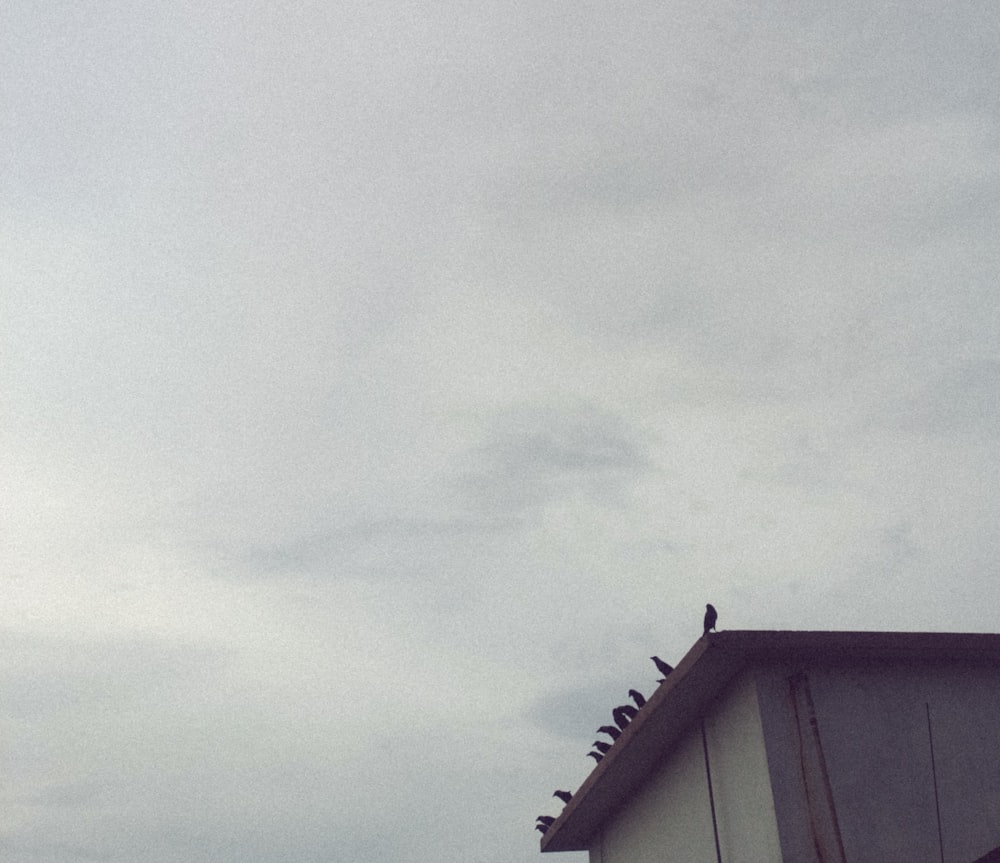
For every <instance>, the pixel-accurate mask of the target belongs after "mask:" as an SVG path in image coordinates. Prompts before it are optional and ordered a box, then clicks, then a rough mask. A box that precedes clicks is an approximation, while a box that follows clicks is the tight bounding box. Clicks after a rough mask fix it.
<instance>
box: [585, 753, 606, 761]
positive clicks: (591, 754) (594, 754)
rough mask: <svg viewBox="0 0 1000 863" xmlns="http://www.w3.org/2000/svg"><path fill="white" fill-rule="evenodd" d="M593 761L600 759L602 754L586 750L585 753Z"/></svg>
mask: <svg viewBox="0 0 1000 863" xmlns="http://www.w3.org/2000/svg"><path fill="white" fill-rule="evenodd" d="M587 754H588V755H589V756H590V757H591V758H593V759H594V761H600V760H601V759H602V758H603V757H604V756H603V755H601V753H600V752H588V753H587Z"/></svg>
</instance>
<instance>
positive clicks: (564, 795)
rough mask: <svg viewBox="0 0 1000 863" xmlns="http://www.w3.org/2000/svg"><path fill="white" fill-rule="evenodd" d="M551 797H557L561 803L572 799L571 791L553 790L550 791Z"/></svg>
mask: <svg viewBox="0 0 1000 863" xmlns="http://www.w3.org/2000/svg"><path fill="white" fill-rule="evenodd" d="M552 796H553V797H558V798H559V799H560V800H562V802H563V803H569V801H570V800H572V799H573V792H572V791H554V792H553V793H552Z"/></svg>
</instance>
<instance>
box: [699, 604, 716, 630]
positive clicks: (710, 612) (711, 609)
mask: <svg viewBox="0 0 1000 863" xmlns="http://www.w3.org/2000/svg"><path fill="white" fill-rule="evenodd" d="M718 619H719V612H717V611H716V610H715V606H714V605H712V603H708V605H706V606H705V631H704V632H703V633H702V637H704V636H706V635H708V631H709V630H710V629H715V621H717V620H718Z"/></svg>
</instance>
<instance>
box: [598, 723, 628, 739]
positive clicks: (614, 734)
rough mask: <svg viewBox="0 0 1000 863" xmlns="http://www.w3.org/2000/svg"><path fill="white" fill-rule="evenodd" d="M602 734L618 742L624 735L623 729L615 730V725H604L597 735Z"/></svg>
mask: <svg viewBox="0 0 1000 863" xmlns="http://www.w3.org/2000/svg"><path fill="white" fill-rule="evenodd" d="M602 732H603V733H604V734H607V735H609V736H610V737H611V739H612V740H617V739H618V738H619V737H620V736H621V733H622V732H621V729H620V728H615V726H614V725H602V726H601V727H600V728H598V729H597V733H598V734H600V733H602Z"/></svg>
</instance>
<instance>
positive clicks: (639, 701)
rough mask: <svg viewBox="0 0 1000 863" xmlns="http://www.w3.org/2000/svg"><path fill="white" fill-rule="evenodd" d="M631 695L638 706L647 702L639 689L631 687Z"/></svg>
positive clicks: (629, 692)
mask: <svg viewBox="0 0 1000 863" xmlns="http://www.w3.org/2000/svg"><path fill="white" fill-rule="evenodd" d="M628 694H629V697H630V698H631V699H632V700H633V701H634V702H635V706H636V707H642V705H643V704H645V703H646V699H645V698H643V697H642V693H641V692H640V691H639V690H638V689H630V690H629V691H628Z"/></svg>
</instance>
